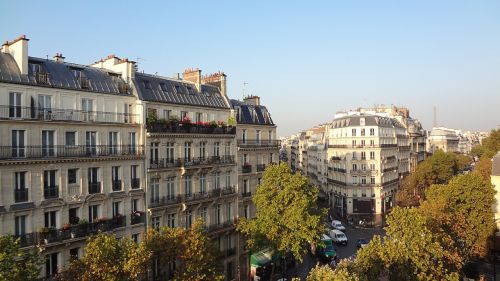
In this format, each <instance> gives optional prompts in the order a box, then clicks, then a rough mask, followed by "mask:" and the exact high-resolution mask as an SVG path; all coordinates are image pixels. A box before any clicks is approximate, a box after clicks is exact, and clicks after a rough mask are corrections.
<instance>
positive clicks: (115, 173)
mask: <svg viewBox="0 0 500 281" xmlns="http://www.w3.org/2000/svg"><path fill="white" fill-rule="evenodd" d="M111 184H112V187H113V191H118V190H122V181H121V180H120V166H112V167H111Z"/></svg>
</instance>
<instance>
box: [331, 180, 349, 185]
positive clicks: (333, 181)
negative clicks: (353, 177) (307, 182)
mask: <svg viewBox="0 0 500 281" xmlns="http://www.w3.org/2000/svg"><path fill="white" fill-rule="evenodd" d="M328 183H333V184H336V185H341V186H346V185H347V184H346V182H344V181H339V180H332V179H328Z"/></svg>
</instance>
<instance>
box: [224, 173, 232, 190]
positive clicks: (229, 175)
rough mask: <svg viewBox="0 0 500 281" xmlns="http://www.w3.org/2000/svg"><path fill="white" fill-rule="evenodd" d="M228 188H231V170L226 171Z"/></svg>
mask: <svg viewBox="0 0 500 281" xmlns="http://www.w3.org/2000/svg"><path fill="white" fill-rule="evenodd" d="M225 187H226V188H231V172H227V173H226V185H225Z"/></svg>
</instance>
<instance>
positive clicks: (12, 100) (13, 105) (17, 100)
mask: <svg viewBox="0 0 500 281" xmlns="http://www.w3.org/2000/svg"><path fill="white" fill-rule="evenodd" d="M9 117H10V118H21V93H9Z"/></svg>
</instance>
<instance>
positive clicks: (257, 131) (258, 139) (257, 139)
mask: <svg viewBox="0 0 500 281" xmlns="http://www.w3.org/2000/svg"><path fill="white" fill-rule="evenodd" d="M255 141H256V142H257V143H260V130H256V131H255Z"/></svg>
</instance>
